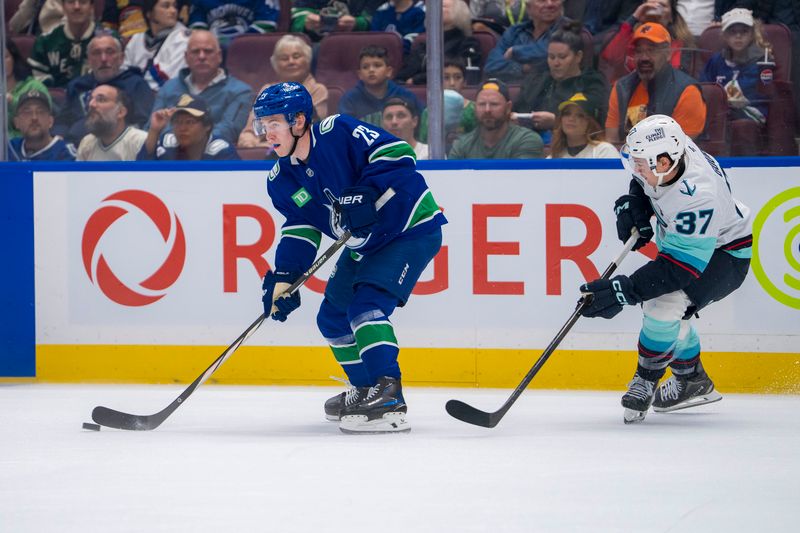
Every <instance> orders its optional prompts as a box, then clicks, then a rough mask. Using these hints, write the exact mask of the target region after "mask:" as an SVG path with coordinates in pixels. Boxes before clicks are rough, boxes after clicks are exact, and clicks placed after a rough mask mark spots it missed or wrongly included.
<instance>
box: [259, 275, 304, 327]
mask: <svg viewBox="0 0 800 533" xmlns="http://www.w3.org/2000/svg"><path fill="white" fill-rule="evenodd" d="M300 276H301V274H298V273H296V272H273V271H272V270H269V271H267V273H266V274H265V275H264V283H263V284H262V285H261V288H262V289H263V290H264V293H263V295H262V296H261V302H262V303H263V304H264V314H265V315H266V316H271V317H272V320H279V321H281V322H286V318H287V317H288V316H289V313H291V312H292V311H294V310H295V309H297V308H298V307H300V291H295V292H294V294H291V295H288V296H281V293H283V292H285V291H286V289H288V288H289V287H290V286H291V285H292V283H294V282H295V281H296V280H297V279H298V278H299V277H300ZM276 296H277V298H276Z"/></svg>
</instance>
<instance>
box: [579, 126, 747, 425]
mask: <svg viewBox="0 0 800 533" xmlns="http://www.w3.org/2000/svg"><path fill="white" fill-rule="evenodd" d="M621 157H622V162H623V166H624V167H625V169H626V170H628V171H630V172H631V173H632V175H633V179H632V180H631V183H630V192H629V193H628V194H626V195H624V196H622V197H620V198H619V199H618V200H617V202H616V204H615V213H616V215H617V232H618V234H619V238H620V239H621V240H622V241H626V240H627V238H628V237H630V235H631V231H632V230H633V228H636V229H637V230H638V231H639V235H640V238H639V240H638V241H637V243H636V245H635V247H634V250H636V249H638V248H641V247H642V246H644V245H645V244H647V242H648V241H650V239H651V238H652V237H653V235H654V231H653V228H652V226H651V218H652V217H653V216H655V219H656V231H655V237H656V245H657V247H658V256H657V257H656V259H654V260H653V261H650V262H649V263H647V264H646V265H644V266H643V267H641V268H640V269H638V270H637V271H636V272H634V273H633V274H632V275H630V276H616V277H613V278H611V279H608V280H596V281H592V282H590V283H587V284H585V285H583V286H581V292H583V293H586V294H591V296H590V302H589V303H588V304H587V305H585V306H584V308H583V310H582V312H581V314H582V315H583V316H587V317H602V318H613V317H614V316H616V315H617V313H619V312H620V311H621V310H622V306H623V305H626V304H627V305H638V304H642V309H643V311H644V319H643V323H642V329H641V332H640V334H639V345H638V351H639V363H638V366H637V369H636V373H635V374H634V376H633V380H632V381H631V382H630V383H629V385H628V391H627V392H626V393H625V395H623V397H622V406H623V407H624V408H625V414H624V421H625V423H631V422H639V421H642V420H644V418H645V416H646V414H647V411H648V409H649V408H650V406H651V404H652V406H653V409H654V410H655V411H656V412H667V411H674V410H677V409H684V408H686V407H693V406H696V405H702V404H706V403H711V402H716V401H719V400H721V399H722V396H721V395H720V394H719V392H717V391H716V390H715V389H714V384H713V382H712V381H711V379H710V378H709V376H708V374H707V373H706V371H705V370H704V369H703V365H702V363H701V362H700V338H699V337H698V335H697V332H696V331H695V328H694V326H693V325H692V323H691V322H690V318H691V317H692V316H693V315H694V314H695V313H696V312H697V311H698V310H700V309H702V308H704V307H705V306H707V305H709V304H710V303H712V302H715V301H719V300H721V299H722V298H724V297H725V296H727V295H729V294H730V293H732V292H733V291H735V290H736V289H737V288H739V286H741V284H742V282H743V281H744V278H745V276H746V275H747V271H748V269H749V266H750V256H751V245H752V240H753V238H752V234H751V231H752V230H751V217H750V210H749V209H748V208H747V207H746V206H744V205H743V204H742V203H740V202H739V201H737V200H736V199H735V198H734V197H733V194H732V192H731V186H730V183H729V182H728V178H727V176H726V175H725V172H724V171H723V170H722V168H721V167H720V166H719V164H718V163H717V161H716V160H714V158H713V157H711V156H710V155H708V154H706V153H705V152H703V151H702V150H700V148H698V147H697V145H696V144H695V143H694V142H692V140H691V139H689V138H688V137H687V136H686V134H685V133H684V132H683V130H682V129H681V127H680V126H679V125H678V123H677V122H675V121H674V120H673V119H672V118H670V117H668V116H666V115H653V116H650V117H647V118H646V119H644V120H642V121H641V122H639V123H638V124H637V125H636V126H635V127H634V128H633V129H631V131H630V132H629V133H628V137H627V139H626V145H625V146H623V148H622V150H621ZM667 366H669V367H670V369H671V370H672V377H670V378H669V379H668V380H667V381H665V382H664V383H663V384H662V385H661V386H660V387H658V388H657V386H658V382H659V380H660V379H661V378H662V376H663V375H664V373H665V372H666V368H667Z"/></svg>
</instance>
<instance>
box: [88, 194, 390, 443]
mask: <svg viewBox="0 0 800 533" xmlns="http://www.w3.org/2000/svg"><path fill="white" fill-rule="evenodd" d="M394 194H395V193H394V189H392V188H391V187H390V188H389V189H387V190H386V192H384V193H383V194H382V195H381V197H380V198H378V201H377V202H375V208H376V209H380V208H381V207H383V206H384V205H385V204H386V202H388V201H389V200H390V199H391V198H392V197H393V196H394ZM351 236H352V235H351V233H350V232H349V231H345V232H344V233H343V234H342V236H341V237H339V238H338V239H337V240H336V242H334V243H333V244H332V245H331V246H330V248H328V249H327V250H325V252H323V253H322V255H320V256H319V257H318V258H317V259H316V261H314V263H313V264H312V265H311V266H310V267H309V268H308V270H306V271H305V272H304V273H303V275H302V276H300V278H298V279H297V281H295V282H294V283H292V284H291V286H289V288H288V289H286V291H284V293H282V294H287V293H288V294H292V293H294V292H295V291H297V290H298V289H299V288H300V287H301V286H302V285H303V284H304V283H305V282H306V281H307V280H308V278H310V277H311V276H313V275H314V273H315V272H316V271H317V270H319V269H320V268H321V267H322V265H324V264H325V263H327V262H328V260H329V259H330V258H331V257H333V256H334V254H336V252H338V251H339V249H340V248H341V247H342V246H344V244H345V243H346V242H347V240H348V239H349V238H350V237H351ZM265 319H266V316H265V315H264V314H263V313H262V314H261V316H259V317H258V318H257V319H256V320H255V322H253V323H252V324H250V325H249V326H248V327H247V329H246V330H244V332H243V333H242V334H241V335H239V337H237V338H236V340H235V341H233V342H232V343H231V345H230V346H228V347H227V348H226V349H225V351H224V352H222V355H220V356H219V357H217V359H216V360H215V361H214V362H213V363H211V366H209V367H208V368H206V370H205V372H203V373H202V374H200V376H198V377H197V379H195V380H194V381H193V382H192V384H191V385H189V386H188V387H187V388H186V390H184V391H183V392H182V393H181V394H180V396H178V397H177V398H175V400H173V401H172V403H171V404H169V405H168V406H166V407H165V408H164V409H162V410H161V411H159V412H157V413H155V414H152V415H132V414H129V413H123V412H122V411H116V410H114V409H110V408H108V407H103V406H97V407H95V408H94V409H93V410H92V420H94V421H95V422H96V423H97V424H100V425H101V426H106V427H110V428H116V429H127V430H133V431H150V430H153V429H156V428H157V427H158V426H160V425H161V423H162V422H164V420H166V419H167V417H168V416H169V415H171V414H172V413H173V412H174V411H175V410H176V409H177V408H178V407H180V406H181V404H182V403H183V402H185V401H186V400H187V399H188V398H189V396H191V395H192V393H193V392H194V391H195V389H197V387H199V386H200V385H202V384H203V383H205V381H206V380H207V379H208V378H209V377H211V374H213V373H214V372H216V370H217V369H218V368H219V367H220V366H221V365H222V363H224V362H225V361H226V360H227V359H228V358H229V357H230V356H231V355H233V352H235V351H236V350H237V349H239V346H241V345H242V344H243V343H244V342H245V341H246V340H247V339H248V338H249V337H250V335H252V334H253V333H255V331H256V330H257V329H258V328H259V326H261V324H262V323H263V322H264V320H265Z"/></svg>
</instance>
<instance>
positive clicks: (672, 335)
mask: <svg viewBox="0 0 800 533" xmlns="http://www.w3.org/2000/svg"><path fill="white" fill-rule="evenodd" d="M680 327H681V323H680V321H679V320H669V321H665V320H656V319H655V318H653V317H650V316H647V315H645V317H644V320H643V321H642V330H641V332H640V333H639V346H638V348H639V367H640V368H644V369H646V370H653V371H660V372H661V375H663V373H664V370H665V369H666V368H667V365H669V363H670V361H671V360H672V359H673V357H674V356H675V354H674V350H675V347H676V345H677V342H678V335H679V332H680Z"/></svg>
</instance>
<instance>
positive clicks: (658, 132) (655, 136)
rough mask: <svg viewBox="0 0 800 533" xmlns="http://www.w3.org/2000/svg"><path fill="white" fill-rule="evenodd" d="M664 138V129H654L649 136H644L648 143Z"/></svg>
mask: <svg viewBox="0 0 800 533" xmlns="http://www.w3.org/2000/svg"><path fill="white" fill-rule="evenodd" d="M665 137H666V135H664V128H656V129H654V130H653V133H651V134H650V135H645V138H646V139H647V140H648V142H653V141H657V140H659V139H663V138H665Z"/></svg>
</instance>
